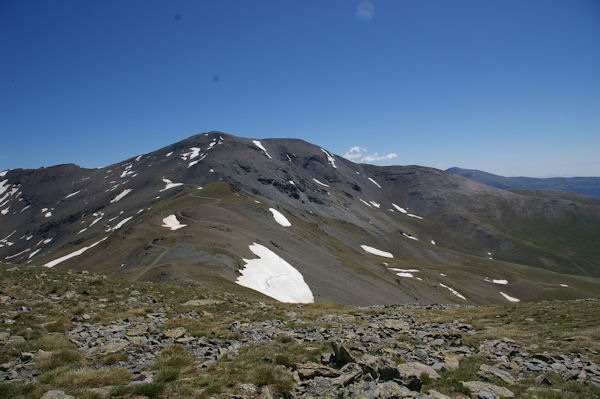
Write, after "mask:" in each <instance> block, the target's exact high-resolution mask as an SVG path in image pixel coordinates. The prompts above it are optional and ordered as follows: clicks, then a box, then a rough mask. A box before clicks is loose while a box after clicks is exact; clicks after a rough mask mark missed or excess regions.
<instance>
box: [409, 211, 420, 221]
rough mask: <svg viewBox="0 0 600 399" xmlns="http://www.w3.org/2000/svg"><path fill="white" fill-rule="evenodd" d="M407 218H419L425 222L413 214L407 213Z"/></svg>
mask: <svg viewBox="0 0 600 399" xmlns="http://www.w3.org/2000/svg"><path fill="white" fill-rule="evenodd" d="M406 216H410V217H411V218H417V219H421V220H423V218H422V217H421V216H417V215H413V214H412V213H407V214H406Z"/></svg>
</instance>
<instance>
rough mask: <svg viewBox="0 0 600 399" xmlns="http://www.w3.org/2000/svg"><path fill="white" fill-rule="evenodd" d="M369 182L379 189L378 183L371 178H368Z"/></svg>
mask: <svg viewBox="0 0 600 399" xmlns="http://www.w3.org/2000/svg"><path fill="white" fill-rule="evenodd" d="M369 180H370V181H371V183H373V184H374V185H376V186H377V187H379V188H381V186H380V185H379V183H377V182H376V181H375V180H373V179H372V178H370V177H369Z"/></svg>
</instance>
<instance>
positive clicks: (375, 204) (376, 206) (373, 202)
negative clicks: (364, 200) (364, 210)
mask: <svg viewBox="0 0 600 399" xmlns="http://www.w3.org/2000/svg"><path fill="white" fill-rule="evenodd" d="M369 202H370V203H371V205H373V206H374V207H375V208H379V207H380V206H381V205H380V204H378V203H377V202H375V201H369Z"/></svg>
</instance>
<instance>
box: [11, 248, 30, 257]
mask: <svg viewBox="0 0 600 399" xmlns="http://www.w3.org/2000/svg"><path fill="white" fill-rule="evenodd" d="M29 251H31V248H27V249H26V250H24V251H21V252H19V253H18V254H14V255H11V256H7V257H6V258H4V259H12V258H16V257H17V256H20V255H23V254H24V253H26V252H29Z"/></svg>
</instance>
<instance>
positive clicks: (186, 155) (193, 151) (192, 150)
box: [181, 147, 200, 161]
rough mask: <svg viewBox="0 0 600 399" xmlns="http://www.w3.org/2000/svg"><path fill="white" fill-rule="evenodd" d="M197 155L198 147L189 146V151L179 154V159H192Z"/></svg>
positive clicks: (198, 153)
mask: <svg viewBox="0 0 600 399" xmlns="http://www.w3.org/2000/svg"><path fill="white" fill-rule="evenodd" d="M198 155H200V148H198V147H192V148H190V152H184V153H183V154H181V159H183V160H184V161H187V160H188V159H189V160H192V159H194V158H196V157H197V156H198Z"/></svg>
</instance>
